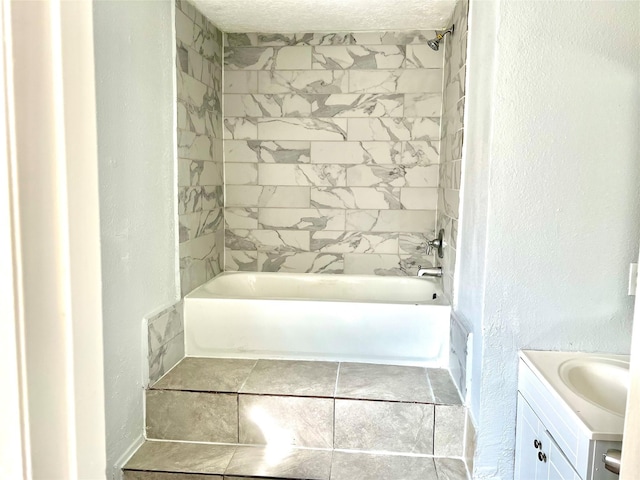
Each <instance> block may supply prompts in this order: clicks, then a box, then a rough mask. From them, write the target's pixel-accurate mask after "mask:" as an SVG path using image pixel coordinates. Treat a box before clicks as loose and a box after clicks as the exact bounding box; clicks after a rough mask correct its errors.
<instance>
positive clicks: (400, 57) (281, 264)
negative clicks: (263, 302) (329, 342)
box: [179, 31, 455, 275]
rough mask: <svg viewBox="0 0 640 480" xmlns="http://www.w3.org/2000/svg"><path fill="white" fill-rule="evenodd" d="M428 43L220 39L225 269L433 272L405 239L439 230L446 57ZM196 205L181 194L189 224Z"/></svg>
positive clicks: (411, 37) (383, 38)
mask: <svg viewBox="0 0 640 480" xmlns="http://www.w3.org/2000/svg"><path fill="white" fill-rule="evenodd" d="M434 35H435V33H434V32H432V31H431V32H429V31H411V32H398V33H394V32H358V33H340V34H336V33H326V34H320V33H308V34H305V33H302V34H266V33H251V34H228V35H226V36H225V42H226V43H225V45H227V48H226V50H225V58H224V65H225V79H224V82H225V90H224V106H225V118H224V122H223V123H224V136H225V145H224V157H225V160H224V162H225V167H226V168H225V179H226V180H225V185H226V192H225V193H226V206H225V224H226V249H227V250H229V252H230V253H228V254H227V255H226V256H225V258H226V262H227V264H226V268H227V269H234V270H235V269H239V270H248V269H252V268H255V269H258V270H266V271H300V272H303V271H305V272H306V271H310V272H321V271H322V272H332V273H341V272H343V271H346V270H349V271H352V272H353V271H357V272H359V273H364V272H366V273H371V274H375V273H378V274H387V275H388V274H396V275H406V274H408V273H410V272H413V271H414V270H415V269H416V268H417V265H418V264H422V265H430V264H433V263H434V260H433V258H430V257H428V256H427V255H426V252H425V250H424V248H421V249H420V250H417V249H416V248H413V247H411V248H409V243H407V242H405V247H404V248H403V247H402V246H401V245H400V236H399V235H400V234H403V235H408V236H409V237H407V238H412V239H413V238H422V239H424V238H425V236H426V235H429V238H431V237H432V236H433V231H434V229H435V217H436V213H435V212H436V209H437V208H438V202H437V198H436V189H437V188H438V181H439V179H440V177H441V176H442V174H441V172H440V168H439V166H438V163H439V162H440V158H441V152H440V149H441V143H444V142H445V140H444V139H443V140H442V142H441V123H442V122H441V115H442V113H443V110H442V104H443V91H442V79H443V72H444V70H443V60H444V57H445V55H446V51H445V49H441V50H440V51H438V52H434V51H433V50H431V49H429V48H428V47H427V45H426V41H427V40H428V39H430V38H433V36H434ZM187 67H189V66H188V65H187ZM194 68H195V70H197V69H198V68H196V67H194ZM187 71H189V70H187ZM184 89H185V91H186V92H188V91H190V90H189V85H186V86H185V87H184ZM188 113H189V112H187V111H186V110H185V111H181V112H179V116H180V118H181V122H182V123H181V125H186V126H187V127H188V128H185V130H188V131H192V128H191V124H190V123H189V122H188V121H187V120H188ZM450 115H451V114H450ZM196 120H198V119H197V118H196ZM448 121H449V122H450V124H451V125H453V122H454V121H455V119H454V118H450V119H449V120H448ZM201 128H203V127H202V126H201V125H200V123H198V125H195V124H194V129H195V130H193V131H195V132H197V131H199V130H198V129H201ZM446 141H447V142H449V143H447V147H448V150H447V153H449V152H452V151H453V150H454V142H455V137H454V136H451V137H450V138H448V139H446ZM449 147H450V148H449ZM188 167H189V165H188V164H185V165H183V166H182V171H183V172H184V173H183V174H182V175H183V176H185V177H187V176H189V175H191V172H190V170H189V169H188ZM186 186H192V185H191V184H189V185H186ZM187 193H190V194H191V195H192V196H188V195H187ZM197 193H198V191H194V192H190V191H185V194H184V198H185V201H184V202H183V204H184V210H185V211H189V210H194V213H195V211H197V209H198V208H199V203H198V200H199V197H198V195H197ZM259 232H265V233H264V235H262V236H261V234H260V233H259ZM285 232H295V233H296V234H304V235H306V236H305V237H302V236H300V237H299V238H296V240H295V241H293V240H292V239H291V238H289V239H285V238H284V236H285ZM349 255H352V256H351V257H350V256H349ZM413 273H415V272H413Z"/></svg>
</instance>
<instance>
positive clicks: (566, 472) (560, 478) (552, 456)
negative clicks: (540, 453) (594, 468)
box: [546, 432, 580, 480]
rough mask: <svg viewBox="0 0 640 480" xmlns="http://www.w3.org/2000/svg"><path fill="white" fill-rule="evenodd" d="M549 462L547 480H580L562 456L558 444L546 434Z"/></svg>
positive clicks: (569, 463)
mask: <svg viewBox="0 0 640 480" xmlns="http://www.w3.org/2000/svg"><path fill="white" fill-rule="evenodd" d="M546 433H547V435H546V438H547V445H548V451H549V454H548V457H549V458H548V460H549V480H580V477H579V476H578V474H577V473H576V471H575V470H574V469H573V467H572V466H571V462H569V460H568V459H567V457H565V456H564V453H562V450H560V447H558V444H557V443H556V442H555V441H554V440H553V438H551V436H550V435H549V434H548V432H546Z"/></svg>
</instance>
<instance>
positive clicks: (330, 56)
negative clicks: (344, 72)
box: [313, 45, 405, 70]
mask: <svg viewBox="0 0 640 480" xmlns="http://www.w3.org/2000/svg"><path fill="white" fill-rule="evenodd" d="M404 59H405V47H404V46H402V45H381V46H362V45H354V46H319V47H313V68H314V69H324V70H340V69H362V70H371V69H396V68H401V67H402V66H403V65H404Z"/></svg>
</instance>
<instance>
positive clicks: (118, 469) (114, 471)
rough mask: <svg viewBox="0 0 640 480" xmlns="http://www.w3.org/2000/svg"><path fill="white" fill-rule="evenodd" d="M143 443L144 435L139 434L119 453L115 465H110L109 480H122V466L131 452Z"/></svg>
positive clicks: (131, 454) (130, 455)
mask: <svg viewBox="0 0 640 480" xmlns="http://www.w3.org/2000/svg"><path fill="white" fill-rule="evenodd" d="M143 443H144V437H143V436H142V435H140V436H139V437H138V438H136V439H135V440H134V441H133V443H132V444H131V445H130V446H129V448H127V450H125V452H124V453H123V454H122V455H120V458H118V460H116V462H115V465H112V466H111V472H110V475H109V476H108V478H110V479H111V480H122V467H124V466H125V464H126V463H127V462H128V461H129V459H130V458H131V457H132V456H133V454H134V453H135V452H136V450H138V448H140V445H142V444H143Z"/></svg>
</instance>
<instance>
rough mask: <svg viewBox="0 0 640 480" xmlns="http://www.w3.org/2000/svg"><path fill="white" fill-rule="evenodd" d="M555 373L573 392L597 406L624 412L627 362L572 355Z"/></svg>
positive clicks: (627, 378)
mask: <svg viewBox="0 0 640 480" xmlns="http://www.w3.org/2000/svg"><path fill="white" fill-rule="evenodd" d="M558 374H559V376H560V379H561V380H562V381H563V382H564V384H565V385H566V386H567V387H568V388H569V389H570V390H571V391H573V392H574V393H575V394H576V395H578V396H580V397H582V398H583V399H585V400H587V401H588V402H591V403H592V404H594V405H597V406H598V407H600V408H602V409H604V410H607V411H608V412H611V413H614V414H616V415H619V416H621V417H623V416H624V412H625V407H626V402H627V390H628V388H629V362H626V361H624V360H619V359H613V358H605V357H600V356H585V357H579V358H572V359H570V360H567V361H565V362H563V363H561V364H560V365H559V367H558Z"/></svg>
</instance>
